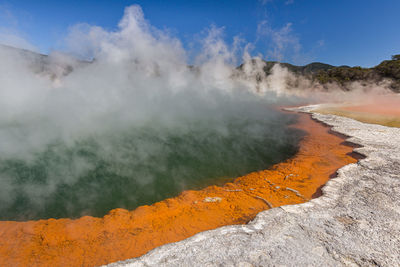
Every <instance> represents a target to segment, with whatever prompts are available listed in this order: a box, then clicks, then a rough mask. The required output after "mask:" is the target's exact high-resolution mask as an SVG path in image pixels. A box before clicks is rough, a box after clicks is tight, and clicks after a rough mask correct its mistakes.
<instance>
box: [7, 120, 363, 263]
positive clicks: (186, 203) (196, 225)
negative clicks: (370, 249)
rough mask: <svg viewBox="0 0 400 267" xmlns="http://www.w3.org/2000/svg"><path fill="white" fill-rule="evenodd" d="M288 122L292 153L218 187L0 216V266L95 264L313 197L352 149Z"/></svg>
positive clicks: (323, 130) (312, 127)
mask: <svg viewBox="0 0 400 267" xmlns="http://www.w3.org/2000/svg"><path fill="white" fill-rule="evenodd" d="M292 127H296V128H298V129H301V130H304V131H306V132H307V133H308V134H307V135H306V136H305V137H304V138H303V139H302V141H301V142H300V147H299V151H298V153H297V154H296V155H295V156H294V157H292V158H291V159H289V160H287V161H285V162H283V163H279V164H276V165H274V166H273V167H272V168H270V169H268V170H264V171H259V172H253V173H250V174H248V175H245V176H242V177H239V178H237V179H236V180H235V181H234V182H232V183H227V184H225V185H224V186H209V187H206V188H204V189H202V190H198V191H193V190H188V191H185V192H183V193H182V194H181V195H179V196H178V197H175V198H170V199H166V200H163V201H161V202H158V203H155V204H153V205H151V206H142V207H139V208H137V209H135V210H133V211H128V210H124V209H114V210H112V211H111V212H110V213H109V214H108V215H106V216H104V217H103V218H95V217H90V216H85V217H82V218H79V219H76V220H71V219H57V220H56V219H48V220H39V221H27V222H13V221H0V266H77V265H79V266H98V265H102V264H107V263H111V262H115V261H118V260H124V259H128V258H133V257H138V256H140V255H143V254H144V253H146V252H148V251H149V250H151V249H153V248H155V247H158V246H160V245H163V244H167V243H171V242H176V241H179V240H182V239H185V238H187V237H190V236H192V235H194V234H196V233H199V232H202V231H205V230H210V229H215V228H217V227H220V226H224V225H232V224H244V223H247V222H248V221H250V220H251V219H253V218H254V217H255V216H256V215H257V213H259V212H260V211H263V210H266V209H269V208H270V207H278V206H282V205H288V204H297V203H302V202H305V201H307V200H309V199H311V198H313V197H315V196H318V192H319V189H320V188H321V187H322V186H323V185H324V184H325V183H326V182H327V181H328V180H329V179H330V177H331V176H332V174H334V173H335V172H336V170H337V169H338V168H340V167H342V166H344V165H347V164H349V163H354V162H356V161H357V159H356V158H355V157H353V156H352V155H351V153H352V150H353V148H352V147H351V146H349V145H347V144H345V143H344V142H343V137H341V136H338V135H333V134H331V133H330V132H329V131H330V128H329V127H327V126H324V125H323V124H321V123H317V122H315V121H314V120H313V119H311V116H310V115H308V114H300V115H299V120H298V122H297V123H296V124H295V125H293V126H292Z"/></svg>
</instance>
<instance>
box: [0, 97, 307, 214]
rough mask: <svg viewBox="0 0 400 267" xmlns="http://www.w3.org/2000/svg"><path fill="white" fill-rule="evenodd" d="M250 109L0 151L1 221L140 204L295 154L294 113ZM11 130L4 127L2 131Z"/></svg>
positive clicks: (297, 133) (224, 179) (103, 211)
mask: <svg viewBox="0 0 400 267" xmlns="http://www.w3.org/2000/svg"><path fill="white" fill-rule="evenodd" d="M249 109H250V112H249ZM239 111H240V108H239ZM232 114H234V115H238V113H237V112H232ZM243 114H244V115H243V116H242V117H240V119H239V118H238V117H234V116H232V117H230V116H224V119H223V120H220V119H215V120H213V119H212V118H209V117H208V118H207V120H206V119H204V118H202V119H198V120H197V121H183V122H182V121H181V122H179V124H178V126H176V127H167V126H165V125H163V124H162V123H157V122H156V121H153V122H148V123H146V124H144V125H140V126H138V125H134V126H132V127H124V128H123V129H118V130H116V131H111V130H113V129H111V130H110V131H106V132H102V133H101V134H90V135H89V134H87V135H80V136H79V137H75V139H73V140H68V141H66V140H65V139H60V138H59V139H53V140H51V142H48V143H44V144H43V145H42V146H40V147H37V148H35V150H34V151H33V152H30V154H29V155H28V156H27V155H22V156H21V155H18V156H14V155H13V154H11V153H8V154H7V153H1V152H0V178H1V182H2V185H3V186H2V188H3V189H2V191H6V190H7V192H3V194H1V195H2V196H1V197H0V200H1V201H0V220H36V219H46V218H77V217H80V216H84V215H91V216H97V217H101V216H104V215H105V214H107V213H108V212H109V211H110V210H112V209H115V208H125V209H128V210H133V209H135V208H136V207H138V206H141V205H148V204H152V203H155V202H157V201H160V200H163V199H165V198H169V197H173V196H177V195H178V194H179V193H181V192H182V191H184V190H188V189H199V188H204V187H206V186H208V185H212V184H221V183H225V182H227V181H230V180H231V179H232V178H235V177H238V176H241V175H244V174H247V173H250V172H252V171H258V170H263V169H267V168H268V167H270V166H271V165H273V164H275V163H278V162H281V161H284V160H285V159H287V158H289V157H291V156H293V155H294V154H295V153H296V151H297V144H298V142H299V140H300V138H301V137H302V135H303V134H302V132H301V131H300V130H295V129H293V128H288V127H287V126H288V125H289V124H291V123H293V122H294V121H295V120H296V117H295V115H293V114H283V113H280V112H278V111H276V110H275V109H272V108H269V107H266V106H265V105H261V104H258V105H253V106H252V107H251V108H249V107H246V113H243ZM22 126H23V125H22ZM22 126H21V127H22ZM9 127H11V126H9ZM11 130H12V129H10V128H7V126H6V125H2V131H3V132H4V131H11ZM28 134H29V133H28ZM0 190H1V189H0Z"/></svg>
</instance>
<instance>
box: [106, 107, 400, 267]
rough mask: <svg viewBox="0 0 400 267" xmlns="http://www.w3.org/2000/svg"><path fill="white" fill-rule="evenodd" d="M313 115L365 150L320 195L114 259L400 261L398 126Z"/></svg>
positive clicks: (164, 262) (163, 262)
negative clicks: (135, 255)
mask: <svg viewBox="0 0 400 267" xmlns="http://www.w3.org/2000/svg"><path fill="white" fill-rule="evenodd" d="M296 110H297V111H303V112H310V111H311V107H303V108H298V109H296ZM312 116H313V118H315V119H317V120H319V121H322V122H324V123H326V124H328V125H331V126H333V130H334V131H336V132H339V133H342V134H345V135H347V136H351V137H350V138H348V141H351V142H353V143H356V144H360V145H362V146H363V147H362V148H356V149H355V151H356V152H358V153H360V154H363V155H365V156H366V158H365V159H363V160H361V161H359V162H358V163H356V164H350V165H346V166H344V167H343V168H341V169H339V171H338V177H337V178H334V179H332V180H330V181H329V182H328V183H327V184H326V186H324V187H323V189H322V191H323V195H322V196H321V197H319V198H317V199H313V200H311V201H309V202H307V203H303V204H298V205H290V206H282V207H279V208H274V209H271V210H267V211H263V212H260V213H259V214H258V215H257V217H256V218H255V219H254V220H253V221H252V222H250V223H249V224H247V225H234V226H225V227H221V228H218V229H215V230H211V231H206V232H202V233H199V234H197V235H195V236H193V237H191V238H188V239H186V240H183V241H180V242H177V243H172V244H168V245H164V246H161V247H159V248H156V249H154V250H152V251H150V252H149V253H147V254H146V255H144V256H142V257H140V258H135V259H130V260H126V261H121V262H117V263H113V264H110V265H109V266H341V265H345V266H400V128H391V127H385V126H380V125H374V124H366V123H361V122H358V121H355V120H352V119H348V118H344V117H339V116H334V115H322V114H313V115H312Z"/></svg>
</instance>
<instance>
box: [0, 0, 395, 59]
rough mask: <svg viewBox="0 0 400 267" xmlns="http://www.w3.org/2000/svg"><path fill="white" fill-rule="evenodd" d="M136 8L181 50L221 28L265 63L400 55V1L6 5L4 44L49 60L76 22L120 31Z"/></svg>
mask: <svg viewBox="0 0 400 267" xmlns="http://www.w3.org/2000/svg"><path fill="white" fill-rule="evenodd" d="M132 4H138V5H140V6H141V7H142V9H143V12H144V15H145V18H146V19H147V20H148V21H149V22H150V23H151V25H153V26H155V27H157V28H159V29H168V30H169V31H170V32H171V33H172V34H173V35H174V36H177V37H178V38H179V39H181V41H182V42H183V44H184V46H189V44H190V42H191V41H192V40H193V39H194V38H196V36H198V35H199V34H200V33H201V32H202V31H204V30H205V29H206V28H208V27H210V26H211V25H215V26H217V27H224V33H225V34H224V38H225V39H226V41H227V42H232V40H233V37H234V36H240V37H241V38H244V39H246V41H247V42H251V43H252V44H253V45H254V50H253V54H257V53H262V54H263V55H264V56H265V57H266V59H268V60H281V61H285V62H290V63H295V64H306V63H309V62H312V61H320V62H325V63H329V64H333V65H351V66H355V65H360V66H365V67H369V66H374V65H376V64H378V63H379V62H380V61H382V60H384V59H388V58H390V56H391V55H393V54H400V15H399V14H400V1H398V0H379V1H378V0H229V1H223V0H220V1H218V0H214V1H212V0H203V1H196V0H194V1H193V0H192V1H188V0H170V1H155V0H154V1H152V0H143V1H141V0H137V1H130V0H108V1H106V0H86V1H85V0H81V1H77V0H59V1H54V0H52V1H50V0H48V1H45V0H35V1H33V0H19V1H18V0H5V1H2V2H0V41H3V42H6V41H7V40H8V42H11V41H10V38H9V36H10V35H13V36H18V37H19V38H20V39H24V40H26V41H27V42H26V43H29V44H32V45H33V46H34V47H36V48H37V49H39V51H41V52H42V53H48V52H49V51H51V50H54V49H60V48H62V47H63V40H64V38H65V36H66V35H67V33H68V29H69V28H70V27H71V26H73V25H75V24H77V23H89V24H92V25H98V26H101V27H103V28H105V29H107V30H116V29H117V24H118V21H119V20H120V19H121V17H122V15H123V11H124V7H126V6H129V5H132ZM7 36H8V37H7ZM7 38H8V39H7ZM12 40H14V41H15V42H17V41H18V40H17V41H16V40H15V38H14V39H12ZM21 42H22V41H21V40H20V43H21ZM25 46H28V47H30V46H29V45H28V44H26V45H25Z"/></svg>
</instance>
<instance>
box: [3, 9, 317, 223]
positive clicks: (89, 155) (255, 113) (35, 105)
mask: <svg viewBox="0 0 400 267" xmlns="http://www.w3.org/2000/svg"><path fill="white" fill-rule="evenodd" d="M220 36H221V30H220V29H218V28H215V27H212V28H211V29H210V30H209V32H208V35H207V37H206V38H204V39H203V40H202V42H201V47H202V49H201V51H200V53H198V54H197V55H196V56H195V57H194V66H193V67H192V66H189V64H188V62H189V61H190V60H189V58H190V57H191V55H189V53H188V52H187V51H185V49H184V48H183V46H182V44H181V42H180V41H179V40H178V39H176V38H174V37H172V36H171V35H169V34H168V33H167V32H165V31H160V30H158V29H156V28H154V27H152V26H151V25H150V24H149V23H148V22H147V21H146V20H145V19H144V16H143V13H142V10H141V8H140V7H138V6H131V7H128V8H126V10H125V14H124V16H123V18H122V20H121V21H120V23H119V27H118V30H116V31H106V30H104V29H102V28H101V27H97V26H89V25H85V24H80V25H76V26H75V27H73V28H72V29H71V32H70V35H69V36H68V38H67V41H66V42H67V44H68V46H69V48H70V50H71V51H73V52H74V53H75V54H77V55H79V56H80V57H86V58H89V59H92V58H93V59H94V60H93V62H90V63H89V62H84V61H79V60H76V59H74V58H72V57H69V56H67V55H65V54H62V53H57V52H55V53H53V54H51V55H50V56H49V57H48V58H46V59H44V58H38V57H37V56H34V55H31V54H29V53H25V52H23V53H22V52H20V51H14V50H12V49H11V50H10V49H8V48H1V49H0V59H1V61H0V213H1V214H4V215H3V218H2V219H26V218H42V217H57V216H58V217H59V216H80V215H83V214H94V215H99V216H100V215H103V214H104V212H105V210H109V209H112V208H116V207H128V208H132V207H134V206H137V205H139V204H143V203H147V204H148V203H151V202H152V201H154V200H155V199H156V200H157V199H162V198H164V197H167V196H171V195H173V194H176V193H177V192H176V188H182V189H184V188H187V184H186V183H187V179H188V177H191V179H192V182H190V183H191V185H193V184H194V185H196V186H201V185H202V183H204V181H199V182H196V179H197V178H199V179H200V178H201V177H197V176H196V175H195V174H196V173H203V175H204V174H205V175H210V176H216V175H217V176H218V177H223V176H230V175H238V174H244V173H246V172H248V171H251V170H256V169H257V168H263V167H265V166H266V165H268V164H271V163H275V162H277V161H280V160H282V159H284V158H285V157H287V156H288V154H291V153H293V152H294V150H293V149H294V148H293V147H294V146H295V144H296V142H297V140H298V135H294V134H293V133H292V132H290V131H289V130H288V129H286V128H285V127H284V126H285V125H286V124H288V123H289V122H290V118H288V117H286V116H283V115H281V114H280V113H278V112H276V111H275V110H274V109H272V108H271V106H272V105H278V104H283V103H289V102H291V103H293V102H294V101H298V98H297V96H295V95H296V94H297V95H301V94H302V93H301V92H302V90H301V89H298V90H297V91H296V90H288V88H287V87H288V84H287V82H284V81H286V80H287V77H288V76H290V75H291V74H289V73H287V71H286V70H284V69H282V68H281V69H280V67H279V66H278V65H277V66H276V67H274V69H273V72H274V73H273V75H271V76H270V77H265V73H264V72H263V67H264V63H263V62H262V61H261V60H260V59H259V58H255V59H253V60H250V55H249V53H248V48H249V46H245V47H244V48H243V47H241V46H240V45H239V44H240V43H241V42H240V40H236V41H235V42H234V43H233V45H228V44H226V43H225V42H224V41H223V40H222V38H221V37H220ZM238 55H239V58H238ZM238 59H239V60H238ZM242 61H243V62H246V64H245V65H244V66H243V69H242V70H241V71H240V72H239V71H238V70H237V69H236V66H237V63H238V62H242ZM289 78H290V77H289ZM285 79H286V80H285ZM296 79H297V78H295V77H293V80H295V83H296V86H297V88H304V87H312V86H313V85H312V84H310V83H309V81H306V80H304V81H303V80H300V81H299V80H296ZM289 86H290V84H289ZM296 92H297V93H296ZM267 145H268V147H267V148H266V146H267ZM182 155H184V157H183V156H182ZM271 155H273V157H272V156H271ZM185 162H186V163H185ZM213 162H214V163H215V164H214V165H213V164H212V163H213ZM183 163H185V164H186V165H187V166H191V167H190V168H189V167H185V166H186V165H185V164H183ZM235 166H237V167H235ZM211 170H214V171H213V172H212V171H211ZM215 170H217V172H216V171H215ZM129 177H130V178H129ZM132 177H134V179H133V180H132ZM160 177H161V178H160ZM182 177H185V179H186V180H185V179H183V178H182ZM211 178H215V177H211ZM202 179H203V178H202ZM156 186H158V187H160V186H161V187H165V188H166V191H167V192H166V193H165V194H161V193H157V192H153V191H154V190H155V189H154V188H155V187H156ZM101 188H107V190H108V191H107V192H103V191H101V190H102V189H101ZM121 188H123V189H124V190H125V191H124V190H122V191H121ZM134 188H137V190H136V191H135V189H134ZM174 190H175V191H174ZM99 192H100V193H99ZM152 193H154V194H156V198H155V199H154V197H150V194H152ZM102 194H103V195H102ZM121 194H124V195H125V196H126V197H125V199H124V200H121V198H120V195H121ZM138 199H141V202H140V201H139V200H138ZM61 202H62V203H61ZM78 207H80V208H78ZM27 210H30V213H29V212H27Z"/></svg>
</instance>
